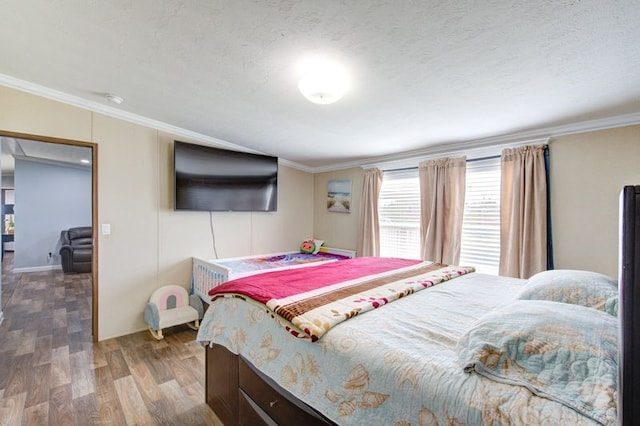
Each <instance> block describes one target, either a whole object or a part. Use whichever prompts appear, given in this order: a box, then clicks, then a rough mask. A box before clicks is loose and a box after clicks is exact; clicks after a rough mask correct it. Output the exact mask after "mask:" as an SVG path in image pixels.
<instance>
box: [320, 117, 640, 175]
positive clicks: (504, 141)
mask: <svg viewBox="0 0 640 426" xmlns="http://www.w3.org/2000/svg"><path fill="white" fill-rule="evenodd" d="M636 124H640V112H638V113H631V114H624V115H618V116H614V117H608V118H602V119H597V120H588V121H581V122H578V123H572V124H566V125H561V126H553V127H545V128H541V129H535V130H529V131H526V132H519V133H511V134H506V135H501V136H494V137H490V138H484V139H476V140H468V141H462V142H451V143H446V144H438V145H434V146H430V147H428V148H424V149H420V150H415V151H407V152H402V153H398V154H390V155H385V156H381V157H373V158H368V159H362V160H358V161H351V162H348V163H339V164H334V165H330V166H323V167H316V168H314V169H313V173H321V172H328V171H335V170H344V169H350V168H354V167H362V168H365V169H366V168H371V167H379V168H386V169H390V168H400V167H412V166H414V165H417V163H418V162H419V161H422V160H424V159H427V158H437V157H441V156H443V155H445V154H446V155H462V154H466V155H468V156H469V158H478V157H484V156H489V155H497V154H499V150H500V149H502V148H506V147H515V146H520V145H527V144H540V143H548V141H549V139H551V138H553V137H558V136H565V135H571V134H576V133H584V132H594V131H598V130H605V129H612V128H615V127H624V126H632V125H636ZM496 150H497V151H496Z"/></svg>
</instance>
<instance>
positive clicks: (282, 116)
mask: <svg viewBox="0 0 640 426" xmlns="http://www.w3.org/2000/svg"><path fill="white" fill-rule="evenodd" d="M0 10H2V15H3V19H2V25H0V74H3V75H5V76H9V77H12V78H16V79H20V80H23V81H26V82H30V83H34V84H37V85H41V86H44V87H46V88H50V89H54V90H57V91H60V92H63V93H65V94H69V95H72V96H76V97H80V98H83V99H86V100H88V101H93V102H99V103H104V102H106V101H104V99H103V98H102V95H103V94H104V93H108V92H109V93H114V94H117V95H119V96H121V97H123V98H124V99H125V102H124V103H123V104H122V105H120V106H118V107H117V108H119V109H121V110H122V111H125V112H127V113H132V114H136V115H139V116H142V117H147V118H150V119H153V120H158V121H160V122H163V123H167V124H169V125H172V126H177V127H179V128H183V129H187V130H189V131H193V132H197V133H200V134H202V135H206V136H208V137H212V138H218V139H220V140H222V141H226V142H228V143H230V144H232V145H231V146H233V145H235V146H238V147H246V148H249V149H252V150H255V151H259V152H263V153H267V154H271V155H278V156H280V157H283V158H285V159H287V160H289V161H292V162H295V163H298V164H301V165H303V166H306V167H310V168H317V167H326V166H328V165H331V164H339V163H347V162H357V161H361V160H365V159H367V160H368V159H372V158H374V157H377V156H388V155H391V154H395V153H398V152H405V151H413V150H421V149H424V148H427V147H430V146H434V145H442V144H446V143H454V142H463V141H472V140H478V139H482V138H489V137H494V136H499V135H508V134H513V133H518V132H525V131H530V130H535V129H541V128H549V127H553V126H561V125H567V124H570V123H576V122H581V121H587V120H595V119H602V118H607V117H614V116H619V115H624V114H631V113H639V112H640V24H639V22H640V1H637V0H621V1H615V0H608V1H604V0H583V1H581V0H569V1H561V0H530V1H529V0H526V1H504V0H487V1H452V0H441V1H435V0H424V1H408V0H400V1H391V0H388V1H375V0H373V1H359V2H355V1H346V0H345V1H317V0H314V1H310V0H303V1H276V0H272V1H265V0H255V1H249V0H235V1H204V0H203V1H162V2H158V1H152V0H144V1H134V0H131V1H123V0H110V1H102V0H100V1H96V0H92V1H49V0H47V1H44V0H41V1H37V0H34V1H9V0H0ZM317 54H320V55H323V56H325V57H328V58H330V59H335V60H338V61H340V62H341V63H342V64H343V66H344V67H345V68H346V69H347V70H348V71H349V73H350V78H351V88H350V90H349V92H348V93H347V94H346V95H345V96H344V98H342V99H341V100H340V101H339V102H338V103H336V104H333V105H316V104H312V103H310V102H308V101H307V100H305V99H304V98H303V97H302V96H301V95H300V93H299V92H298V89H297V81H298V79H299V78H300V74H299V69H298V64H299V62H300V61H301V60H302V59H304V58H305V57H308V56H309V55H317Z"/></svg>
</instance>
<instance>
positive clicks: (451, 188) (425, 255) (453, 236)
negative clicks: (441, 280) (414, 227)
mask: <svg viewBox="0 0 640 426" xmlns="http://www.w3.org/2000/svg"><path fill="white" fill-rule="evenodd" d="M466 168H467V159H466V157H459V158H443V159H437V160H428V161H423V162H421V163H420V164H419V167H418V169H419V176H420V209H421V212H420V217H421V220H420V254H421V257H422V259H424V260H431V261H433V262H441V263H446V264H450V265H457V264H458V261H459V260H460V241H461V239H462V238H461V237H462V215H463V213H464V192H465V184H466Z"/></svg>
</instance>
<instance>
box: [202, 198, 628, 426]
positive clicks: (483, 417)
mask: <svg viewBox="0 0 640 426" xmlns="http://www.w3.org/2000/svg"><path fill="white" fill-rule="evenodd" d="M639 194H640V187H627V188H625V190H624V191H623V196H622V197H621V200H622V202H621V206H622V209H621V212H622V215H621V217H622V218H623V220H622V222H621V245H620V249H621V251H620V253H621V273H620V277H619V285H617V284H616V282H615V281H613V282H612V280H611V279H610V278H608V277H604V276H601V275H600V274H594V273H590V272H585V271H548V272H547V273H541V274H540V276H534V277H532V279H530V280H518V279H511V278H504V277H492V276H489V275H483V274H479V273H475V272H470V271H467V270H465V271H463V273H460V271H458V270H457V269H456V270H454V272H452V270H451V269H449V270H448V272H447V273H446V274H441V275H443V276H450V277H448V278H446V279H442V280H440V279H435V280H434V279H433V273H434V271H433V270H432V271H430V272H428V273H429V274H431V275H429V276H428V277H425V276H424V275H418V278H416V279H408V280H406V279H405V281H413V283H409V284H407V285H408V287H407V286H405V282H404V281H403V284H402V286H399V288H396V287H397V284H395V283H397V280H395V281H394V280H390V281H389V282H387V283H386V284H385V285H391V286H392V287H394V288H393V291H394V292H395V293H394V294H400V296H398V297H395V296H394V297H395V299H396V300H394V301H389V302H387V301H384V302H381V298H380V297H372V296H369V297H367V298H363V300H365V299H366V303H367V304H369V305H374V304H376V303H379V305H380V306H378V308H375V307H372V308H371V309H369V311H368V312H366V313H363V312H358V313H359V314H358V315H351V317H350V318H349V319H346V320H341V321H339V322H338V323H337V324H333V325H332V326H331V327H330V328H328V329H327V330H323V331H322V335H320V336H319V337H318V336H316V337H317V338H316V339H315V340H314V339H313V336H314V333H315V331H314V330H313V329H309V328H308V327H305V325H304V320H303V321H302V322H300V321H298V316H297V315H296V313H295V312H293V313H290V312H289V313H288V314H287V313H286V312H285V314H284V317H283V318H285V319H286V318H288V320H286V321H283V320H282V318H281V317H279V316H276V315H275V312H279V311H278V310H279V309H280V308H281V307H282V306H285V305H286V306H289V305H290V304H293V305H295V303H290V302H291V300H290V299H288V297H289V296H287V295H286V294H276V295H275V297H273V299H271V300H270V301H273V300H275V301H276V304H275V305H273V304H266V305H265V304H261V303H258V302H257V301H253V300H252V299H250V298H248V297H246V295H243V294H242V293H237V292H236V291H237V290H238V289H237V288H234V286H235V285H237V283H239V284H242V283H243V281H247V280H249V281H250V282H251V279H250V278H243V279H240V280H234V281H232V282H231V283H227V284H229V285H230V288H231V290H232V291H231V292H230V293H229V294H225V295H221V294H217V295H214V296H213V297H214V298H215V300H213V301H212V303H211V305H210V307H209V310H208V312H207V315H206V316H205V319H204V320H203V322H202V325H201V328H200V331H199V333H198V341H200V342H201V343H204V344H207V345H209V347H208V348H207V352H206V380H207V388H206V401H207V404H208V405H210V406H211V408H212V409H213V410H214V411H215V412H216V414H217V415H218V417H219V418H220V419H221V420H222V421H223V422H224V423H225V424H228V425H231V424H233V425H235V424H292V425H293V424H395V425H410V424H411V425H416V424H443V423H447V424H449V423H450V424H545V423H546V424H585V425H590V424H616V422H619V423H627V424H632V421H633V419H636V418H637V415H638V414H639V413H636V411H638V410H640V404H638V402H640V401H638V398H639V397H638V392H637V391H636V390H637V387H636V384H637V382H638V374H637V373H636V371H637V369H638V367H637V366H636V365H635V363H634V362H633V354H634V353H637V352H636V351H637V350H638V349H640V347H638V339H639V338H638V333H637V332H635V329H634V327H635V326H634V324H638V321H640V319H639V318H636V315H637V314H636V311H635V310H634V309H633V306H634V305H632V304H631V302H630V301H635V300H637V297H638V295H637V288H638V285H640V284H639V283H638V275H637V272H636V271H637V270H638V269H637V267H638V259H637V258H638V256H637V255H636V253H638V247H639V246H640V219H639V217H640V195H639ZM359 259H360V258H359ZM364 261H365V260H357V259H354V260H347V261H344V262H340V265H339V264H337V263H334V264H331V265H320V266H312V267H309V268H305V269H304V270H298V271H297V272H296V274H298V275H300V274H303V273H304V274H311V273H313V272H314V271H315V272H316V273H317V274H320V275H327V274H330V273H329V272H327V271H328V270H333V269H340V268H343V269H344V268H348V265H349V264H350V263H357V262H364ZM418 267H419V266H417V265H416V264H412V265H405V266H403V267H402V268H405V269H407V268H409V269H410V268H418ZM443 267H447V268H452V267H448V266H443ZM402 268H396V269H402ZM454 268H455V267H454ZM394 271H395V270H394ZM438 271H441V269H436V270H435V273H440V272H438ZM341 273H342V275H344V276H345V277H346V279H347V281H349V280H350V279H351V278H352V277H350V276H348V274H347V273H345V271H344V270H343V271H342V272H341ZM388 273H391V272H389V271H387V272H379V271H378V272H377V273H374V274H373V275H376V277H377V278H380V277H384V276H386V275H385V274H388ZM393 273H395V272H393ZM280 274H282V272H274V273H267V274H264V275H260V276H259V277H258V278H259V280H258V281H253V283H254V286H255V288H256V289H258V290H259V291H260V290H261V285H262V284H263V283H268V282H269V280H271V279H273V280H279V279H280V278H278V277H279V275H280ZM304 274H303V275H304ZM567 282H569V283H573V284H571V285H574V287H576V288H577V289H578V290H579V291H577V290H575V289H573V290H572V291H570V292H566V291H565V288H566V286H567V285H568V284H566V283H567ZM416 283H417V284H416ZM421 283H422V285H423V286H424V289H419V290H418V289H416V288H415V287H412V286H415V285H420V284H421ZM424 283H429V284H427V285H424ZM585 283H586V284H589V285H586V284H585ZM591 284H593V285H591ZM336 286H337V287H339V288H342V287H341V284H340V285H336ZM594 288H595V289H598V291H597V294H592V293H591V290H592V289H594ZM376 289H377V287H376ZM407 289H410V290H408V291H407ZM384 290H385V291H387V293H385V294H388V288H387V287H384ZM376 291H377V290H376ZM584 292H586V293H584ZM618 292H619V293H618ZM314 294H315V293H314ZM618 294H619V299H618V298H616V297H615V296H617V295H618ZM272 296H273V294H271V295H269V294H267V295H262V296H260V295H258V296H257V297H258V299H260V298H261V297H262V298H263V299H264V298H265V297H266V298H269V297H272ZM567 298H569V300H567ZM300 300H306V297H305V298H301V299H300ZM300 300H298V301H300ZM336 300H337V299H334V300H333V302H331V303H338V302H337V301H336ZM283 301H284V302H286V303H281V302H283ZM616 302H618V303H616ZM267 306H270V307H267ZM331 306H332V307H331V309H333V307H334V306H333V305H331ZM331 309H329V312H330V311H331ZM335 309H336V311H337V312H339V314H340V315H343V312H341V311H340V309H342V307H338V308H335ZM344 309H346V311H347V312H350V310H352V309H353V308H352V307H349V306H347V307H345V308H344ZM616 309H617V310H619V318H620V320H619V321H618V317H617V316H615V314H616ZM347 316H348V315H347ZM391 319H393V320H391ZM314 321H315V320H312V321H311V322H314ZM319 323H320V324H321V325H322V324H323V321H320V322H319ZM287 324H288V325H287ZM296 324H297V325H296ZM320 328H323V327H320ZM618 331H619V332H620V335H619V336H618ZM316 334H317V333H316ZM618 337H619V339H618ZM487 342H489V343H490V344H489V345H487V344H486V343H487ZM618 346H620V348H621V350H620V351H618ZM618 356H619V360H618ZM618 369H619V370H618ZM618 386H619V389H618Z"/></svg>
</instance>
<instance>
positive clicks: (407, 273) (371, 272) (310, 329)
mask: <svg viewBox="0 0 640 426" xmlns="http://www.w3.org/2000/svg"><path fill="white" fill-rule="evenodd" d="M473 270H474V269H473V268H463V267H457V266H447V265H443V264H437V263H432V262H421V261H418V260H410V259H398V258H378V257H358V258H355V259H348V260H343V261H340V262H333V263H330V264H324V265H319V266H313V267H308V268H303V269H292V270H285V271H277V272H268V273H264V274H260V275H256V276H251V277H246V278H240V279H237V280H233V281H229V282H226V283H224V284H222V285H220V286H218V287H215V288H213V289H211V290H210V291H209V295H211V296H213V297H212V300H215V299H216V298H218V297H224V296H236V297H237V296H238V295H243V296H247V297H249V298H251V299H253V300H255V301H257V302H260V303H262V304H264V305H266V306H267V307H268V308H269V309H270V310H271V311H272V312H273V316H274V318H275V319H276V320H278V321H279V322H280V324H282V325H283V326H284V327H285V328H286V329H287V330H288V331H289V332H291V333H292V334H293V335H295V336H297V337H303V338H309V339H311V340H312V341H316V340H318V339H319V338H321V337H322V336H323V335H324V333H326V332H327V331H328V330H329V329H330V328H331V327H333V326H335V325H336V324H339V323H340V322H342V321H345V320H347V319H349V318H351V317H353V316H355V315H358V314H360V313H362V312H366V311H369V310H371V309H375V308H378V307H380V306H382V305H384V304H386V303H389V302H392V301H394V300H396V299H399V298H401V297H404V296H406V295H409V294H411V293H414V292H416V291H419V290H422V289H424V288H428V287H431V286H433V285H436V284H439V283H441V282H444V281H446V280H449V279H452V278H455V277H457V276H460V275H464V274H466V273H469V272H472V271H473Z"/></svg>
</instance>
